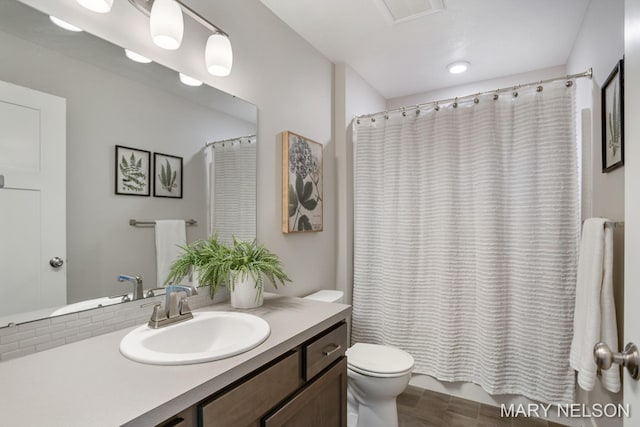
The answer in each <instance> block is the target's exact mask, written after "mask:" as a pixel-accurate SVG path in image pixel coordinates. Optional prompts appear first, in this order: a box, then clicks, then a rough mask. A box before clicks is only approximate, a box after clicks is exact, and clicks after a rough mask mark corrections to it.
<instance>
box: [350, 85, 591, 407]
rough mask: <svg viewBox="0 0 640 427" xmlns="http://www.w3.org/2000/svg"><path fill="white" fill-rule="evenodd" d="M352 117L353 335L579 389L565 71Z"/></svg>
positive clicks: (458, 369)
mask: <svg viewBox="0 0 640 427" xmlns="http://www.w3.org/2000/svg"><path fill="white" fill-rule="evenodd" d="M478 101H479V102H478V103H474V102H473V101H472V100H469V101H466V102H460V103H459V105H458V107H457V108H454V107H453V105H451V104H450V105H446V106H444V105H443V106H440V109H439V111H435V109H434V108H428V109H423V110H422V111H420V112H419V114H416V113H415V110H413V109H412V110H408V111H407V112H406V117H403V115H402V114H400V113H394V114H391V115H390V116H389V117H388V119H385V118H384V117H382V116H378V117H377V119H376V121H375V122H372V120H371V119H368V118H367V119H360V124H357V123H355V122H354V134H355V138H354V139H355V160H354V168H355V171H354V186H355V187H354V199H355V201H354V289H353V331H352V336H353V340H354V342H372V343H381V344H387V345H393V346H397V347H400V348H402V349H404V350H406V351H408V352H409V353H411V354H412V355H413V356H414V358H415V360H416V365H415V369H414V372H415V373H423V374H428V375H431V376H434V377H436V378H438V379H440V380H443V381H464V382H473V383H476V384H479V385H480V386H482V387H483V388H484V389H485V390H486V391H487V392H489V393H491V394H503V393H509V394H520V395H524V396H527V397H529V398H532V399H536V400H539V401H542V402H553V403H560V402H565V403H568V402H572V401H573V384H574V381H573V379H574V377H573V372H572V371H571V369H570V367H569V359H568V354H569V346H570V343H571V334H572V314H573V301H574V292H575V277H576V264H577V246H578V233H579V207H578V206H579V205H578V202H579V187H578V163H577V162H578V150H577V147H576V138H575V122H574V87H573V86H571V87H565V82H564V81H563V82H556V83H553V84H547V85H545V86H544V90H542V91H541V92H538V91H536V88H535V87H534V88H530V89H522V90H520V91H519V93H518V96H517V97H514V96H513V94H511V93H502V94H500V97H499V98H498V99H497V100H495V99H494V98H493V95H484V96H480V97H479V98H478Z"/></svg>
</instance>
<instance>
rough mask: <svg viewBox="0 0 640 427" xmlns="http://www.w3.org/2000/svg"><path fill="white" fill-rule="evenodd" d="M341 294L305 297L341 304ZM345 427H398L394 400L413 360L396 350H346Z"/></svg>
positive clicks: (375, 346)
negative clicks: (346, 412) (346, 411)
mask: <svg viewBox="0 0 640 427" xmlns="http://www.w3.org/2000/svg"><path fill="white" fill-rule="evenodd" d="M343 296H344V294H343V293H342V292H341V291H334V290H324V291H319V292H316V293H314V294H311V295H309V296H307V297H305V298H307V299H312V300H317V301H325V302H337V303H342V302H343ZM346 354H347V377H348V379H349V383H348V384H349V385H348V390H347V399H348V421H347V425H348V427H398V410H397V407H396V397H398V395H400V394H401V393H402V392H403V391H404V390H405V389H406V388H407V385H408V384H409V380H410V379H411V371H412V370H413V365H414V360H413V357H412V356H411V355H410V354H409V353H407V352H406V351H403V350H400V349H399V348H395V347H389V346H385V345H378V344H365V343H356V344H354V345H352V346H351V347H350V348H349V349H348V350H347V353H346Z"/></svg>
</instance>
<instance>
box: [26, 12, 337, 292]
mask: <svg viewBox="0 0 640 427" xmlns="http://www.w3.org/2000/svg"><path fill="white" fill-rule="evenodd" d="M21 1H22V2H23V3H25V4H29V5H32V6H34V7H37V8H38V9H40V10H42V11H45V12H48V13H51V14H55V15H57V16H59V17H60V18H62V19H64V20H66V21H68V22H71V23H72V24H75V25H77V26H80V27H82V28H85V29H87V30H89V31H90V32H92V33H94V34H96V35H98V36H100V37H102V38H104V39H107V40H109V41H111V42H114V43H116V44H118V45H120V46H123V47H129V48H131V49H133V50H136V51H138V52H139V53H141V54H143V55H145V56H148V57H151V58H153V59H154V60H156V61H157V62H159V63H161V64H163V65H166V66H168V67H170V68H173V69H176V70H178V69H179V70H181V71H184V72H186V73H187V74H190V75H192V76H193V77H195V78H198V79H200V80H202V81H204V82H206V83H208V84H210V85H212V86H215V87H217V88H219V89H221V90H224V91H227V92H229V93H232V94H234V95H236V96H238V97H240V98H243V99H246V100H248V101H250V102H252V103H254V104H256V105H257V106H258V110H259V112H258V117H259V118H258V200H257V202H258V225H257V228H258V240H259V241H260V242H262V243H265V244H266V245H267V247H268V248H269V249H271V250H272V251H274V252H275V253H276V254H278V255H279V256H280V257H281V258H282V259H283V261H284V265H285V269H286V270H287V272H288V273H289V275H290V276H291V278H292V279H293V284H291V285H290V286H287V287H285V288H281V292H282V293H284V294H288V295H304V294H307V293H310V292H313V291H315V290H317V289H321V288H326V289H333V288H335V265H336V261H335V249H336V231H335V230H336V203H335V200H336V196H335V193H336V181H335V159H334V156H335V154H334V145H333V143H332V141H331V127H332V91H331V88H332V64H331V62H330V61H329V60H327V59H326V58H325V57H324V56H322V55H321V54H320V53H318V52H317V51H316V50H315V49H313V48H312V47H311V46H310V45H309V44H308V43H307V42H306V41H304V40H303V39H302V38H301V37H300V36H298V35H297V34H296V33H294V32H293V30H291V29H290V28H289V27H288V26H287V25H285V24H284V23H283V22H282V21H280V20H279V19H278V18H277V17H276V16H275V15H273V13H271V11H269V10H268V9H267V8H266V7H264V6H263V5H262V4H261V3H260V2H258V1H256V0H233V1H231V0H227V1H217V2H211V1H206V0H198V1H191V2H190V3H189V5H190V6H191V7H192V8H194V9H195V10H197V11H198V12H199V13H200V14H202V15H203V16H205V17H207V18H209V19H210V20H211V21H212V22H214V23H215V24H217V25H219V26H220V27H222V28H223V29H224V30H225V31H226V32H227V33H229V34H230V36H231V42H232V44H233V49H234V66H233V71H232V73H231V76H229V77H226V78H215V77H213V76H211V75H210V74H208V73H207V71H206V69H205V65H204V46H205V43H206V39H207V37H208V36H209V35H210V33H209V32H208V31H206V30H205V29H204V28H203V27H200V26H199V25H197V24H195V23H194V21H192V20H191V19H189V18H186V19H185V26H186V29H185V36H184V40H183V45H182V47H181V48H180V49H179V50H177V51H163V50H162V49H160V48H157V47H156V46H155V45H153V43H152V42H151V40H150V37H149V30H148V24H149V22H148V18H147V17H146V16H144V15H142V14H140V13H139V12H137V11H136V10H135V9H134V8H133V7H132V6H131V5H130V4H129V2H128V1H126V0H115V2H114V6H113V9H112V10H111V13H109V14H105V15H100V14H96V13H92V12H90V11H88V10H86V9H84V8H82V7H80V6H79V5H78V4H77V2H76V1H75V0H21ZM283 130H291V131H293V132H296V133H299V134H302V135H305V136H307V137H309V138H311V139H313V140H315V141H318V142H321V143H323V144H324V145H325V148H324V195H323V196H324V197H323V198H324V206H325V207H324V231H323V232H320V233H301V234H293V235H284V234H282V232H281V231H280V224H281V182H282V181H281V159H280V157H281V156H280V152H281V151H280V150H281V144H280V133H281V132H282V131H283Z"/></svg>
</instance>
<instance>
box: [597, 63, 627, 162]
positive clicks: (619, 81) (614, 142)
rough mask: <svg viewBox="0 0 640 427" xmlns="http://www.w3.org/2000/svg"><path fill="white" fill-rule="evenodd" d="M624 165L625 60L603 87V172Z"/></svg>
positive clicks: (618, 64)
mask: <svg viewBox="0 0 640 427" xmlns="http://www.w3.org/2000/svg"><path fill="white" fill-rule="evenodd" d="M622 165H624V59H621V60H620V61H619V62H618V63H617V64H616V66H615V67H614V68H613V70H612V71H611V74H609V77H608V78H607V81H605V82H604V84H603V85H602V172H611V171H612V170H614V169H616V168H619V167H620V166H622Z"/></svg>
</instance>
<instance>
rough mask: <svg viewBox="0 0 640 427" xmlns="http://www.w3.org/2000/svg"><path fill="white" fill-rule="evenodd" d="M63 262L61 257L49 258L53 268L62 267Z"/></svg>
mask: <svg viewBox="0 0 640 427" xmlns="http://www.w3.org/2000/svg"><path fill="white" fill-rule="evenodd" d="M63 264H64V261H63V260H62V258H60V257H57V256H54V257H53V258H51V259H50V260H49V265H50V266H51V267H53V268H60V267H62V265H63Z"/></svg>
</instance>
